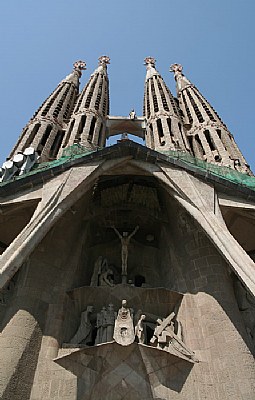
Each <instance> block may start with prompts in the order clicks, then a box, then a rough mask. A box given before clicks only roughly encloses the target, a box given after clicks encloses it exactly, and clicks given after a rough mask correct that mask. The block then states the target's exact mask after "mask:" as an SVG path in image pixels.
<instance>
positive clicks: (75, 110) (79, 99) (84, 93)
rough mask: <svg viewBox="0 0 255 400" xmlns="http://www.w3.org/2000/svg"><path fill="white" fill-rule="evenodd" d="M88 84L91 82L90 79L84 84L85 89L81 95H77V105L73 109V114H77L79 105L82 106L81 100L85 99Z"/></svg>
mask: <svg viewBox="0 0 255 400" xmlns="http://www.w3.org/2000/svg"><path fill="white" fill-rule="evenodd" d="M90 82H91V79H90V80H89V82H88V83H87V84H86V86H85V88H84V89H83V91H82V93H81V94H80V95H79V97H78V99H77V103H76V106H75V108H74V112H75V113H76V112H78V111H79V109H80V107H81V104H82V102H83V99H84V97H85V95H86V93H87V89H88V86H89V84H90Z"/></svg>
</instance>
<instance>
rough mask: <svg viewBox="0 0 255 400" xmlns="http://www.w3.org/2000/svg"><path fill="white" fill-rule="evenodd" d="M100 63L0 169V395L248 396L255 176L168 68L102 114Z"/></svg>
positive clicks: (73, 77) (240, 399)
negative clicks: (121, 108) (138, 96)
mask: <svg viewBox="0 0 255 400" xmlns="http://www.w3.org/2000/svg"><path fill="white" fill-rule="evenodd" d="M109 60H110V59H109V57H108V56H102V57H100V58H99V66H98V67H97V68H96V70H95V71H94V72H93V73H92V75H91V76H90V78H89V79H88V83H87V84H86V85H85V87H84V88H83V89H82V90H81V92H79V78H80V76H81V72H82V70H84V69H85V67H86V63H85V62H83V61H78V62H76V63H75V64H74V70H73V72H72V73H71V74H70V75H68V76H67V77H66V78H65V79H64V80H63V81H61V82H60V84H59V85H58V86H57V88H56V89H55V90H54V92H53V93H52V94H51V95H50V96H49V98H48V99H47V100H46V101H45V102H44V103H43V105H42V106H41V107H40V108H39V110H38V111H37V112H36V114H35V115H34V116H33V118H32V119H31V120H30V121H29V123H28V124H27V126H26V127H25V129H24V130H23V131H22V134H21V136H20V138H19V140H18V142H17V144H16V145H15V146H14V149H13V151H12V152H11V155H10V158H9V159H8V160H7V161H6V162H5V163H4V164H3V166H2V168H1V170H0V398H1V399H3V400H20V399H22V400H42V399H43V400H64V399H65V400H90V399H105V400H121V399H126V400H141V399H143V400H148V399H157V400H159V399H160V400H170V399H175V400H187V399H191V400H233V399H234V400H251V399H254V393H255V362H254V355H255V318H254V315H255V298H254V295H255V263H254V260H255V228H254V226H255V225H254V218H255V178H254V177H253V176H252V173H251V171H250V169H249V167H248V166H247V163H246V161H245V159H244V157H243V156H242V154H241V152H240V150H239V149H238V147H237V145H236V143H235V142H234V139H233V137H232V135H231V134H230V132H229V131H228V130H227V128H226V126H225V125H224V123H223V122H222V121H221V120H220V118H219V117H218V115H217V114H216V112H215V111H214V110H213V108H212V107H211V106H210V104H209V103H208V102H207V100H206V99H205V98H204V97H203V96H202V95H201V93H200V92H199V91H198V89H196V87H195V86H194V85H193V84H191V83H190V82H189V81H188V80H187V78H186V77H185V76H184V75H183V74H182V67H181V66H180V65H179V64H173V65H172V66H171V70H172V71H173V72H174V75H175V79H176V82H177V96H178V98H175V97H174V95H173V94H171V92H170V91H169V89H168V88H167V86H166V84H165V82H164V80H163V78H162V77H161V75H160V74H159V73H158V72H157V70H156V68H155V59H154V58H153V57H147V58H146V59H145V64H146V69H147V73H146V81H145V93H144V113H143V116H137V115H136V113H135V111H134V110H132V111H131V112H130V113H129V114H128V110H126V116H125V115H124V116H116V115H111V114H110V110H109V83H108V75H107V65H108V64H109ZM127 114H128V115H127ZM129 133H130V134H132V135H136V136H137V137H139V138H140V139H144V143H145V145H140V144H137V143H136V142H134V141H131V140H129V139H128V134H129ZM117 134H122V139H121V140H119V141H118V143H117V144H116V145H113V146H106V139H107V138H109V137H111V136H114V135H117Z"/></svg>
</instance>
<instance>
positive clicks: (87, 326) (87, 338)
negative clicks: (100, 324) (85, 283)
mask: <svg viewBox="0 0 255 400" xmlns="http://www.w3.org/2000/svg"><path fill="white" fill-rule="evenodd" d="M92 312H93V306H87V309H86V310H85V311H83V312H82V313H81V322H80V326H79V328H78V330H77V332H76V334H75V335H74V337H73V338H72V339H71V340H70V343H72V344H79V343H81V342H82V343H84V344H88V343H91V342H92V324H91V320H90V317H91V313H92Z"/></svg>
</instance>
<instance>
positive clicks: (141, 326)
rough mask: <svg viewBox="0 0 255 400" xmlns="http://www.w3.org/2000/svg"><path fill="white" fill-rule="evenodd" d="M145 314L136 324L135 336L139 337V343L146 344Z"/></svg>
mask: <svg viewBox="0 0 255 400" xmlns="http://www.w3.org/2000/svg"><path fill="white" fill-rule="evenodd" d="M145 317H146V316H145V315H144V314H142V315H141V316H140V318H139V320H138V322H137V324H136V326H135V337H137V339H138V343H140V344H144V342H145V334H144V328H145V327H144V320H145Z"/></svg>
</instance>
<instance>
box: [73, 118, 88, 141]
mask: <svg viewBox="0 0 255 400" xmlns="http://www.w3.org/2000/svg"><path fill="white" fill-rule="evenodd" d="M85 123H86V115H85V114H83V115H82V116H81V119H80V123H79V126H78V129H77V132H76V135H75V139H78V140H79V139H80V137H81V134H82V132H83V129H84V126H85Z"/></svg>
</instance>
